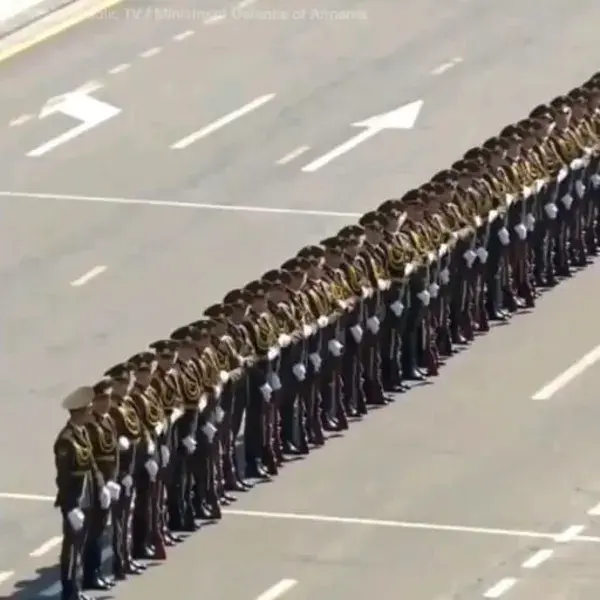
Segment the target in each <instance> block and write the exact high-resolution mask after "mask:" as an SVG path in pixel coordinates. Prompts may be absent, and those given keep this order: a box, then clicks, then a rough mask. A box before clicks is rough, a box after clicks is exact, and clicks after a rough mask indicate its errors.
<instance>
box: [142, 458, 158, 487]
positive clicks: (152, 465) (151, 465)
mask: <svg viewBox="0 0 600 600" xmlns="http://www.w3.org/2000/svg"><path fill="white" fill-rule="evenodd" d="M144 467H145V468H146V471H147V472H148V475H149V476H150V481H152V482H154V481H156V476H157V475H158V463H157V462H156V461H155V460H154V459H153V458H150V459H148V460H147V461H146V462H145V463H144Z"/></svg>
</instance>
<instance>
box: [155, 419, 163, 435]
mask: <svg viewBox="0 0 600 600" xmlns="http://www.w3.org/2000/svg"><path fill="white" fill-rule="evenodd" d="M164 429H165V424H164V423H162V422H158V423H157V424H156V425H155V427H154V431H156V435H160V434H161V433H162V432H163V431H164Z"/></svg>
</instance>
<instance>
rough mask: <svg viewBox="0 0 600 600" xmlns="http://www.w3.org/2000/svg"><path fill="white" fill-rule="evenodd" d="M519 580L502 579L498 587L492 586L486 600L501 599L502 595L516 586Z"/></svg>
mask: <svg viewBox="0 0 600 600" xmlns="http://www.w3.org/2000/svg"><path fill="white" fill-rule="evenodd" d="M516 583H517V579H516V578H515V577H505V578H504V579H501V580H500V581H499V582H498V583H497V584H496V585H494V586H492V587H491V588H490V589H489V590H488V591H487V592H486V593H485V594H484V595H483V597H484V598H500V596H502V594H504V593H506V592H508V590H510V589H511V588H512V587H513V586H514V585H515V584H516Z"/></svg>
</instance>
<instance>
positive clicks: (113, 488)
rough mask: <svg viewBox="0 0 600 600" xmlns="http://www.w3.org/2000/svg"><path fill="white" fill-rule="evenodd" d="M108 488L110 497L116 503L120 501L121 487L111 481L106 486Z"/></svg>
mask: <svg viewBox="0 0 600 600" xmlns="http://www.w3.org/2000/svg"><path fill="white" fill-rule="evenodd" d="M106 487H107V488H108V493H109V494H110V497H111V498H112V499H113V500H114V501H115V502H116V501H117V500H118V499H119V496H120V495H121V486H120V485H119V484H118V483H116V482H115V481H109V482H108V483H107V484H106Z"/></svg>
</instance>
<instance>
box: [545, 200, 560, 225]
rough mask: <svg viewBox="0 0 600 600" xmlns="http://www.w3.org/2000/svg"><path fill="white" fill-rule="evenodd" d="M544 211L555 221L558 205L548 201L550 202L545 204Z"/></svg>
mask: <svg viewBox="0 0 600 600" xmlns="http://www.w3.org/2000/svg"><path fill="white" fill-rule="evenodd" d="M544 212H545V213H546V216H547V217H548V218H549V219H550V220H551V221H554V219H556V216H557V215H558V207H557V206H556V204H554V202H548V204H546V205H545V206H544Z"/></svg>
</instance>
